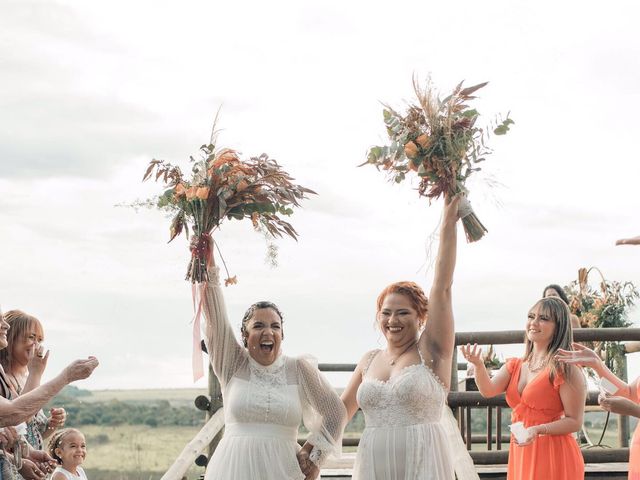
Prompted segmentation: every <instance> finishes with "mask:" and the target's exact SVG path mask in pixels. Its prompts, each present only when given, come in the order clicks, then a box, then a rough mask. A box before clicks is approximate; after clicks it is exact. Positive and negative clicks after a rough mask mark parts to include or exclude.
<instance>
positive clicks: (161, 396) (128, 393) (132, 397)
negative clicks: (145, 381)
mask: <svg viewBox="0 0 640 480" xmlns="http://www.w3.org/2000/svg"><path fill="white" fill-rule="evenodd" d="M206 394H207V391H206V390H205V389H204V388H163V389H148V390H92V391H91V395H88V396H86V397H82V401H83V402H108V401H109V400H114V399H117V400H120V401H121V402H148V401H149V400H153V401H157V400H167V401H168V402H169V403H170V404H171V405H173V406H182V405H193V400H194V399H195V398H196V397H197V396H198V395H206Z"/></svg>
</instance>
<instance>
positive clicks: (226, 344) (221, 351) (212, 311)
mask: <svg viewBox="0 0 640 480" xmlns="http://www.w3.org/2000/svg"><path fill="white" fill-rule="evenodd" d="M209 278H210V279H211V280H209V282H207V283H206V284H204V285H200V286H199V287H198V288H201V289H202V290H201V292H202V310H203V314H204V317H205V322H206V343H207V351H208V352H209V360H210V361H211V365H212V366H213V371H214V372H215V374H216V376H217V377H218V380H220V382H221V384H222V385H223V386H224V385H226V384H227V382H228V381H229V380H230V379H231V377H232V376H233V374H234V373H235V372H236V370H237V369H238V367H239V365H240V364H241V362H243V361H245V359H246V351H245V349H244V348H242V346H241V345H240V344H239V343H238V341H237V340H236V337H235V336H234V335H233V329H232V328H231V325H230V323H229V319H228V316H227V307H226V306H225V303H224V297H223V296H222V291H221V290H220V282H219V279H218V268H217V267H215V270H213V269H210V271H209Z"/></svg>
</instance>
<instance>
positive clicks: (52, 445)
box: [47, 428, 84, 465]
mask: <svg viewBox="0 0 640 480" xmlns="http://www.w3.org/2000/svg"><path fill="white" fill-rule="evenodd" d="M69 433H78V434H80V435H82V436H83V437H84V435H83V434H82V432H81V431H80V430H78V429H76V428H64V429H62V430H58V431H57V432H55V433H54V434H53V435H52V436H51V440H49V448H48V449H47V450H48V451H49V455H51V458H53V459H54V460H55V461H56V462H57V463H58V464H59V465H62V459H61V458H60V457H59V456H58V455H57V454H56V449H57V448H58V447H60V446H61V445H62V440H64V437H66V436H67V435H68V434H69Z"/></svg>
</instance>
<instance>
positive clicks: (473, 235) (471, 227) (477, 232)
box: [458, 195, 487, 243]
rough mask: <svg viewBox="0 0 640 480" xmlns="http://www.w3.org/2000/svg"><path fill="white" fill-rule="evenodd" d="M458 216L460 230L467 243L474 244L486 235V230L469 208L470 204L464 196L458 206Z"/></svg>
mask: <svg viewBox="0 0 640 480" xmlns="http://www.w3.org/2000/svg"><path fill="white" fill-rule="evenodd" d="M458 216H459V217H460V220H461V221H462V228H463V229H464V234H465V237H466V238H467V242H469V243H471V242H476V241H478V240H480V239H481V238H482V237H483V236H484V234H485V233H487V229H486V228H485V226H484V225H483V224H482V222H481V221H480V219H479V218H478V216H477V215H476V214H475V212H474V211H473V208H471V203H470V202H469V200H468V199H467V197H466V195H465V196H464V197H463V198H462V200H461V201H460V205H459V206H458Z"/></svg>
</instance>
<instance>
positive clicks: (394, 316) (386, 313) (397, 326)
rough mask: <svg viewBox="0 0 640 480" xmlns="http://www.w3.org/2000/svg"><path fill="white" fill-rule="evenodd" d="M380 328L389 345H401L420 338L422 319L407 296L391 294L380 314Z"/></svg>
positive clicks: (383, 303) (387, 297) (384, 302)
mask: <svg viewBox="0 0 640 480" xmlns="http://www.w3.org/2000/svg"><path fill="white" fill-rule="evenodd" d="M378 326H379V327H380V331H381V332H382V334H383V335H384V336H385V338H386V339H387V342H388V343H391V344H400V345H401V344H404V343H406V342H407V341H409V340H413V339H415V338H416V337H417V336H418V332H419V331H420V319H419V318H418V312H416V310H415V308H413V304H412V303H411V300H410V299H409V298H408V297H407V296H406V295H403V294H401V293H390V294H388V295H387V296H386V297H385V299H384V301H383V302H382V307H381V308H380V311H379V312H378Z"/></svg>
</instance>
